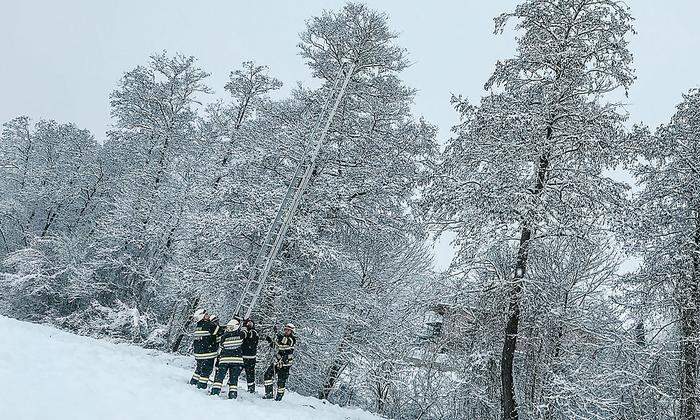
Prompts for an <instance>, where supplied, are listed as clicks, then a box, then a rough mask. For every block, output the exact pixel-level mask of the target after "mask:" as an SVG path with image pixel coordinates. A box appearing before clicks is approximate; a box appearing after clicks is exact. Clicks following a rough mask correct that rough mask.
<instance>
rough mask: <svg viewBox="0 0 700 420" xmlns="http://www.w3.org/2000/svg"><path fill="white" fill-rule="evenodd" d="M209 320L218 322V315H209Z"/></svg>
mask: <svg viewBox="0 0 700 420" xmlns="http://www.w3.org/2000/svg"><path fill="white" fill-rule="evenodd" d="M209 321H211V322H218V321H219V317H218V316H216V315H209Z"/></svg>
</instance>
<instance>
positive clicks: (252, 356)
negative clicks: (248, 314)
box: [241, 319, 260, 393]
mask: <svg viewBox="0 0 700 420" xmlns="http://www.w3.org/2000/svg"><path fill="white" fill-rule="evenodd" d="M243 327H244V328H245V333H246V337H245V338H244V339H243V345H242V346H241V350H242V353H243V367H244V369H245V379H246V381H247V382H248V392H251V393H254V392H255V361H256V355H257V353H258V341H259V340H260V336H259V335H258V332H257V331H256V330H255V324H254V323H253V320H252V319H246V320H245V322H244V323H243Z"/></svg>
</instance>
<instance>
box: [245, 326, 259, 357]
mask: <svg viewBox="0 0 700 420" xmlns="http://www.w3.org/2000/svg"><path fill="white" fill-rule="evenodd" d="M243 330H244V331H245V333H246V336H245V338H244V339H243V344H242V345H241V351H242V353H243V358H244V359H246V360H255V355H256V354H257V353H258V341H259V340H260V336H259V335H258V332H257V331H255V328H251V329H249V330H248V329H245V328H244V329H243Z"/></svg>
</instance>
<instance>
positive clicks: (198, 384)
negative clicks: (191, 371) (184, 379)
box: [197, 382, 207, 389]
mask: <svg viewBox="0 0 700 420" xmlns="http://www.w3.org/2000/svg"><path fill="white" fill-rule="evenodd" d="M197 388H199V389H207V383H206V382H197Z"/></svg>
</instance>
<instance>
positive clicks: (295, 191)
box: [235, 63, 355, 319]
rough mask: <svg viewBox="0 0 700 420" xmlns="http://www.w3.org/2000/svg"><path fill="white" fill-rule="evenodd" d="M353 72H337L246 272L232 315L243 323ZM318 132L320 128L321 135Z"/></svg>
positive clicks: (343, 69)
mask: <svg viewBox="0 0 700 420" xmlns="http://www.w3.org/2000/svg"><path fill="white" fill-rule="evenodd" d="M354 69H355V64H354V63H345V64H343V65H341V66H340V68H339V69H338V74H337V75H336V77H335V81H334V83H333V87H332V88H331V91H330V92H329V93H328V96H327V97H326V100H325V101H324V104H323V108H321V112H320V113H319V115H318V119H317V120H316V123H315V124H314V127H313V129H312V131H311V134H310V136H309V147H308V148H307V149H306V150H305V151H304V154H303V155H302V157H301V159H300V161H299V165H298V166H297V168H296V170H295V171H294V176H293V177H292V181H291V182H290V183H289V186H288V187H287V192H286V193H285V195H284V198H283V199H282V202H281V203H280V206H279V208H278V209H277V214H276V215H275V219H274V220H273V221H272V224H271V225H270V228H269V229H268V231H267V234H266V235H265V238H264V239H263V241H262V243H261V245H260V250H259V251H258V255H257V257H256V258H255V263H253V265H252V266H251V267H250V271H249V272H248V278H247V281H246V284H245V287H244V288H243V292H242V293H241V295H240V297H239V299H238V304H237V305H236V312H235V314H236V315H237V316H239V317H243V318H244V319H247V318H250V314H251V312H252V311H253V307H254V306H255V303H256V302H257V300H258V297H259V296H260V291H261V290H262V288H263V285H264V284H265V280H266V279H267V276H268V274H270V269H271V268H272V265H273V264H274V262H275V259H276V257H277V253H278V252H279V250H280V248H281V247H282V241H283V240H284V237H285V235H286V234H287V229H289V225H290V223H291V221H292V218H293V217H294V213H296V211H297V208H298V207H299V203H301V199H302V196H303V194H304V190H305V189H306V187H307V186H308V185H309V181H310V180H311V175H312V174H313V171H314V167H315V166H316V158H317V157H318V153H319V151H320V150H321V145H322V144H323V140H324V139H325V138H326V134H328V129H329V128H330V125H331V122H332V121H333V117H334V116H335V112H336V110H337V109H338V105H339V104H340V101H341V99H342V98H343V95H344V94H345V90H346V88H347V86H348V83H349V82H350V78H351V77H352V74H353V70H354ZM341 79H342V80H343V81H342V83H341V82H340V81H341ZM331 103H332V104H333V106H332V107H331V108H330V109H329V107H328V106H329V104H331ZM319 128H321V131H320V132H319Z"/></svg>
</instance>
